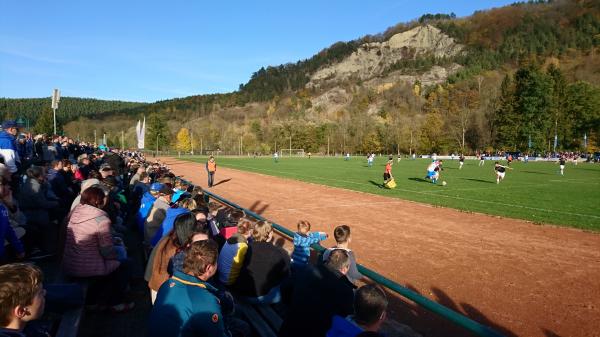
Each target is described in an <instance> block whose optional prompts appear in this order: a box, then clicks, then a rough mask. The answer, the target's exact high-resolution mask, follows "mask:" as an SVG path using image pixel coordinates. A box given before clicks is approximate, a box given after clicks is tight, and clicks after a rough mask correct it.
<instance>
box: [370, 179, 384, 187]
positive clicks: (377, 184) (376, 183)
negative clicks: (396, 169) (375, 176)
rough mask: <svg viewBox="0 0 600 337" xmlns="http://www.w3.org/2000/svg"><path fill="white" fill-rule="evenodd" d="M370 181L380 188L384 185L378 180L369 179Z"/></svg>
mask: <svg viewBox="0 0 600 337" xmlns="http://www.w3.org/2000/svg"><path fill="white" fill-rule="evenodd" d="M369 182H370V183H371V185H375V186H377V187H379V188H383V186H382V185H381V183H378V182H376V181H374V180H369Z"/></svg>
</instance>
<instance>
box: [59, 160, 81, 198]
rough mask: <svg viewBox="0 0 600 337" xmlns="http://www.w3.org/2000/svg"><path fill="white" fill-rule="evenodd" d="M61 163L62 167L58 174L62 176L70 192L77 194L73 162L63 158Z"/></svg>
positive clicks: (77, 185) (77, 187) (77, 186)
mask: <svg viewBox="0 0 600 337" xmlns="http://www.w3.org/2000/svg"><path fill="white" fill-rule="evenodd" d="M62 164H63V169H62V171H61V172H60V174H61V175H62V176H63V179H64V180H65V184H67V187H68V188H69V189H70V190H71V191H72V193H73V194H77V193H78V192H79V183H78V182H77V180H76V179H75V175H74V174H73V164H72V163H71V161H69V159H63V161H62Z"/></svg>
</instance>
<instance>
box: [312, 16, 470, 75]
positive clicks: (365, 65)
mask: <svg viewBox="0 0 600 337" xmlns="http://www.w3.org/2000/svg"><path fill="white" fill-rule="evenodd" d="M462 50H463V46H462V45H460V44H458V43H456V42H455V41H454V39H453V38H451V37H449V36H448V35H446V34H444V33H442V31H440V30H439V29H438V28H436V27H434V26H431V25H425V26H419V27H416V28H414V29H411V30H408V31H406V32H403V33H399V34H396V35H394V36H392V37H391V38H390V39H389V40H388V41H385V42H381V43H379V42H375V43H366V44H363V45H362V46H360V47H359V49H358V50H357V51H355V52H354V53H352V54H351V55H350V56H348V57H347V58H345V59H344V60H343V61H342V62H339V63H337V64H334V65H332V66H329V67H326V68H322V69H320V70H318V71H317V72H315V73H314V74H313V75H312V76H311V80H310V82H309V83H308V85H307V86H308V87H319V86H321V85H322V84H325V83H336V82H340V81H343V80H345V79H348V78H350V77H353V78H357V79H360V80H368V79H372V78H374V77H377V76H380V75H381V74H383V73H384V71H385V70H386V69H388V68H389V67H390V66H391V65H392V64H394V63H396V62H398V61H400V60H406V59H415V58H416V57H419V56H435V57H439V58H441V57H451V56H454V55H456V54H458V53H460V52H461V51H462Z"/></svg>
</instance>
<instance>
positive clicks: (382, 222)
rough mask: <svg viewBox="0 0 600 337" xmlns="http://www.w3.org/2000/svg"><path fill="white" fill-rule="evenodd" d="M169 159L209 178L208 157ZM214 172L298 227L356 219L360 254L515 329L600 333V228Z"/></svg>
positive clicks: (423, 325)
mask: <svg viewBox="0 0 600 337" xmlns="http://www.w3.org/2000/svg"><path fill="white" fill-rule="evenodd" d="M166 162H167V164H168V165H169V166H170V167H171V168H172V169H173V171H174V172H175V173H176V174H178V175H183V176H185V178H186V179H188V180H191V181H193V182H194V183H196V184H199V185H201V186H203V187H206V172H205V170H204V165H201V164H197V163H190V162H184V161H177V160H175V159H172V158H167V159H166ZM228 179H230V180H229V181H226V180H228ZM215 181H216V182H217V183H218V182H220V181H223V182H222V183H220V184H218V185H217V186H214V187H213V188H212V189H211V190H210V191H211V192H214V193H216V194H218V195H221V196H223V197H225V198H226V199H229V200H231V201H234V202H236V203H237V204H239V205H241V206H244V207H246V208H252V209H253V210H254V211H257V212H260V213H261V214H262V215H263V216H264V217H266V218H268V219H271V220H273V221H274V222H277V223H279V224H281V225H284V226H286V227H288V228H290V229H292V230H295V224H296V222H297V221H298V220H299V219H307V220H309V221H310V222H311V223H312V224H313V230H316V231H326V232H327V233H330V236H331V233H332V232H333V228H334V227H335V226H336V225H339V224H348V225H350V226H351V228H352V237H353V239H352V240H353V241H352V245H351V247H352V248H353V249H354V250H355V252H356V255H357V259H358V262H359V263H361V264H363V265H365V266H367V267H369V268H372V269H374V270H376V271H378V272H379V273H381V274H383V275H384V276H386V277H388V278H390V279H392V280H394V281H396V282H398V283H399V284H402V285H405V286H407V287H409V288H411V289H413V290H415V291H418V292H420V293H421V294H423V295H425V296H427V297H429V298H430V299H433V300H435V301H437V302H439V303H441V304H444V305H446V306H448V307H450V308H452V309H454V310H457V311H459V312H461V313H463V314H465V315H467V316H469V317H471V318H473V319H475V320H477V321H479V322H481V323H485V324H488V325H490V326H492V327H494V328H496V329H497V330H498V331H500V332H502V333H504V334H505V335H506V336H547V337H549V336H564V337H566V336H581V337H591V336H600V235H598V234H595V233H587V232H583V231H579V230H572V229H568V228H559V227H553V226H539V225H534V224H531V223H527V222H525V221H518V220H511V219H504V218H497V217H492V216H487V215H482V214H469V213H464V212H459V211H456V210H453V209H448V208H437V207H432V206H428V205H423V204H419V203H414V202H409V201H403V200H398V199H393V198H386V197H382V196H377V195H371V194H365V193H360V192H353V191H349V190H344V189H339V188H332V187H326V186H321V185H316V184H309V183H304V182H299V181H294V180H290V179H283V178H277V177H271V176H265V175H261V174H256V173H248V172H243V171H238V170H233V169H227V168H219V171H218V172H217V174H216V180H215ZM332 244H333V240H332V239H329V240H328V241H327V242H325V244H324V246H330V245H332ZM392 314H393V315H396V316H403V315H404V316H406V317H394V318H395V319H396V320H398V321H400V322H407V323H408V324H412V326H414V327H415V328H416V330H417V331H419V332H421V333H423V334H424V335H428V336H431V335H435V336H457V335H463V334H466V332H463V331H460V330H458V332H457V331H456V330H455V329H452V328H449V327H448V326H446V327H443V328H440V327H439V323H440V320H439V319H437V318H432V317H430V316H432V315H427V314H426V313H423V312H422V311H421V312H419V310H405V311H403V310H396V311H395V312H393V313H392ZM409 316H415V317H409ZM416 316H419V317H416ZM442 324H443V323H442ZM436 326H437V328H436Z"/></svg>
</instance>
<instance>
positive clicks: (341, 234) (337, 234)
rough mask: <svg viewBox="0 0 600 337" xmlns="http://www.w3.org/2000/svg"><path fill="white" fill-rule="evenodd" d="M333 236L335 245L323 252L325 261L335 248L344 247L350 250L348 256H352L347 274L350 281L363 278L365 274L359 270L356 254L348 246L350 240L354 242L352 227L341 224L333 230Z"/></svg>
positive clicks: (354, 281)
mask: <svg viewBox="0 0 600 337" xmlns="http://www.w3.org/2000/svg"><path fill="white" fill-rule="evenodd" d="M333 237H334V238H335V242H336V244H335V246H334V247H332V248H329V249H327V250H325V251H324V252H323V261H327V259H328V258H329V254H331V251H333V250H334V249H343V250H345V251H346V252H348V256H350V270H348V274H347V275H346V276H347V277H348V279H349V280H350V282H352V283H356V281H358V280H360V279H361V278H363V275H362V274H361V273H360V272H359V271H358V268H357V267H356V257H355V256H354V252H353V251H352V250H350V248H348V246H349V245H350V242H352V236H351V235H350V227H349V226H348V225H340V226H337V227H336V228H335V229H334V230H333Z"/></svg>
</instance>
